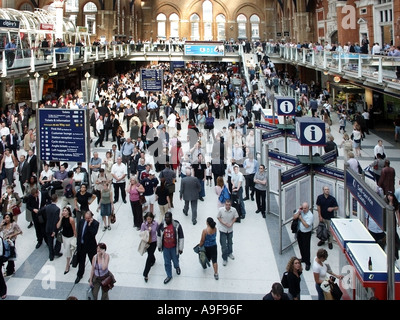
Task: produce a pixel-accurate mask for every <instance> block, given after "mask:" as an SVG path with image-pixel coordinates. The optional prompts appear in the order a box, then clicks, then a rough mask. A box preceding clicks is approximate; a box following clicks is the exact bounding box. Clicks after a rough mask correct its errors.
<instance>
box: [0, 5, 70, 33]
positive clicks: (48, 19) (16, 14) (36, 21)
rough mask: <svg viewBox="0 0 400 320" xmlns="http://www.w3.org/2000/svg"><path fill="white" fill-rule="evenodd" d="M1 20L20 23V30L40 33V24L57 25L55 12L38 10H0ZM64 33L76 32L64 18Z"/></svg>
mask: <svg viewBox="0 0 400 320" xmlns="http://www.w3.org/2000/svg"><path fill="white" fill-rule="evenodd" d="M0 19H4V20H13V21H19V22H20V29H23V30H26V31H38V30H40V24H41V23H46V24H52V25H54V29H55V25H56V16H55V13H54V12H49V11H47V10H43V9H36V11H35V12H31V11H21V10H15V9H11V8H0ZM63 31H64V32H75V31H76V28H75V25H74V24H73V23H71V21H70V20H68V18H64V21H63Z"/></svg>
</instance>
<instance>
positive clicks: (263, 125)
mask: <svg viewBox="0 0 400 320" xmlns="http://www.w3.org/2000/svg"><path fill="white" fill-rule="evenodd" d="M254 125H255V127H256V128H259V129H265V130H276V125H274V124H271V123H268V122H260V121H256V122H255V123H254Z"/></svg>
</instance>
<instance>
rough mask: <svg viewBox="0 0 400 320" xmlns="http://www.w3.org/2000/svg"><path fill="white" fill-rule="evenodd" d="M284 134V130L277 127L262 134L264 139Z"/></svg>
mask: <svg viewBox="0 0 400 320" xmlns="http://www.w3.org/2000/svg"><path fill="white" fill-rule="evenodd" d="M281 136H282V131H281V130H279V129H277V130H272V131H268V132H264V133H263V134H262V139H263V141H265V140H272V139H275V138H277V137H281Z"/></svg>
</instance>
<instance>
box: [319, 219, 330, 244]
mask: <svg viewBox="0 0 400 320" xmlns="http://www.w3.org/2000/svg"><path fill="white" fill-rule="evenodd" d="M317 238H318V239H319V240H321V241H326V240H328V229H327V228H326V226H325V223H323V222H320V223H319V224H318V227H317Z"/></svg>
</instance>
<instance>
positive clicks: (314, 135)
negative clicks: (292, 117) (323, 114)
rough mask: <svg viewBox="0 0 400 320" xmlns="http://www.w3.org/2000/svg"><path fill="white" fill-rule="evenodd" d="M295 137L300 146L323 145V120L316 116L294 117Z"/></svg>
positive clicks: (324, 143) (324, 141) (324, 140)
mask: <svg viewBox="0 0 400 320" xmlns="http://www.w3.org/2000/svg"><path fill="white" fill-rule="evenodd" d="M296 137H297V139H298V140H299V143H300V144H301V145H302V146H325V145H326V138H325V122H323V121H322V120H321V119H319V118H317V117H299V118H296Z"/></svg>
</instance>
